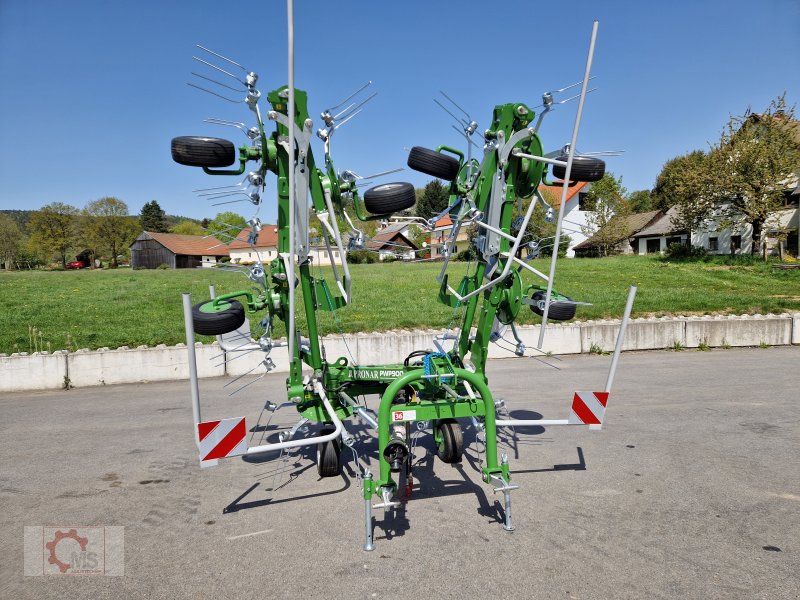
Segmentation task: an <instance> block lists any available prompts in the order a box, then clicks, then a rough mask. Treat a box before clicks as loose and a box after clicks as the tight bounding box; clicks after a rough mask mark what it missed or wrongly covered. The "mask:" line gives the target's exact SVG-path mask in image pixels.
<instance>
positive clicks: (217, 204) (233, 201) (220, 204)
mask: <svg viewBox="0 0 800 600" xmlns="http://www.w3.org/2000/svg"><path fill="white" fill-rule="evenodd" d="M237 202H250V200H228V201H227V202H215V203H214V204H212V205H211V206H222V205H223V204H236V203H237Z"/></svg>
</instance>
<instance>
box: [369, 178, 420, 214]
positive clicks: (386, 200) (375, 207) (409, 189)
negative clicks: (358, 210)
mask: <svg viewBox="0 0 800 600" xmlns="http://www.w3.org/2000/svg"><path fill="white" fill-rule="evenodd" d="M416 201H417V194H416V192H415V191H414V186H413V185H411V184H410V183H384V184H383V185H376V186H375V187H373V188H370V189H368V190H367V191H366V192H364V207H365V208H366V209H367V210H368V211H369V212H371V213H372V214H373V215H383V214H386V213H393V212H397V211H400V210H405V209H407V208H411V207H412V206H414V202H416Z"/></svg>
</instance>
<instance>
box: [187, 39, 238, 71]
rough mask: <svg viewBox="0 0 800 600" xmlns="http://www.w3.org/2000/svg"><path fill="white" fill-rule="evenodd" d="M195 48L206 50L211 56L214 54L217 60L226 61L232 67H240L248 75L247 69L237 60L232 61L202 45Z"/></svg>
mask: <svg viewBox="0 0 800 600" xmlns="http://www.w3.org/2000/svg"><path fill="white" fill-rule="evenodd" d="M195 46H197V47H198V48H200V49H201V50H205V51H206V52H208V53H209V54H213V55H214V56H216V57H217V58H221V59H222V60H224V61H227V62H229V63H231V64H232V65H236V66H237V67H239V68H240V69H241V70H242V71H244V72H245V73H247V69H245V68H244V67H243V66H242V65H240V64H239V63H237V62H236V61H235V60H231V59H230V58H228V57H227V56H222V54H218V53H216V52H214V51H213V50H209V49H208V48H206V47H205V46H201V45H200V44H195Z"/></svg>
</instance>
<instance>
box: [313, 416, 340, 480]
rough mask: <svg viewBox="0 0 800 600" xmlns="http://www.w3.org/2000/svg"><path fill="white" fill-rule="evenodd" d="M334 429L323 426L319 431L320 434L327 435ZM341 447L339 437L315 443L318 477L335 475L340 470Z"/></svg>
mask: <svg viewBox="0 0 800 600" xmlns="http://www.w3.org/2000/svg"><path fill="white" fill-rule="evenodd" d="M333 431H335V430H334V429H330V428H325V429H323V430H322V431H320V432H319V433H320V435H327V434H329V433H332V432H333ZM341 456H342V447H341V445H340V444H339V438H336V439H333V440H331V441H329V442H322V443H321V444H317V473H319V476H320V477H336V476H337V475H339V473H341V472H342V459H341Z"/></svg>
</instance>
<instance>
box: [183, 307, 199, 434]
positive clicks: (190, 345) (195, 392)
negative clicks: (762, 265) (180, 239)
mask: <svg viewBox="0 0 800 600" xmlns="http://www.w3.org/2000/svg"><path fill="white" fill-rule="evenodd" d="M182 295H183V323H184V327H185V328H186V349H187V350H188V351H189V382H190V386H191V389H192V417H193V418H194V443H195V444H196V445H197V446H198V448H199V447H200V433H199V432H198V431H197V425H198V423H200V384H199V382H198V380H197V356H196V355H195V351H194V322H193V321H192V295H191V294H190V293H189V292H184V293H183V294H182Z"/></svg>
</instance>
